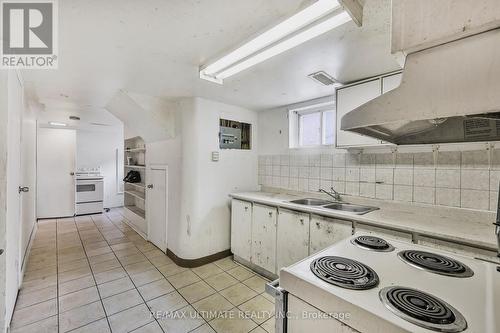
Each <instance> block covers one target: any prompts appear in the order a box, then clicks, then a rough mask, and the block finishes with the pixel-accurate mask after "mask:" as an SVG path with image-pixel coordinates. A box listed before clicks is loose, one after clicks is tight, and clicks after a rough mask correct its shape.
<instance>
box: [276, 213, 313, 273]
mask: <svg viewBox="0 0 500 333" xmlns="http://www.w3.org/2000/svg"><path fill="white" fill-rule="evenodd" d="M308 255H309V214H306V213H299V212H294V211H290V210H284V209H280V211H279V214H278V244H277V249H276V262H277V265H278V272H279V270H280V269H281V268H283V267H287V266H290V265H291V264H294V263H296V262H298V261H300V260H302V259H304V258H305V257H307V256H308Z"/></svg>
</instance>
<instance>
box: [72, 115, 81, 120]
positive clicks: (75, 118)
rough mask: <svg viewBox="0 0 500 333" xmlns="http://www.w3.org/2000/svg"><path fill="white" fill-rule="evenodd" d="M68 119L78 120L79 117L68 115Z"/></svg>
mask: <svg viewBox="0 0 500 333" xmlns="http://www.w3.org/2000/svg"><path fill="white" fill-rule="evenodd" d="M69 119H71V120H80V117H77V116H69Z"/></svg>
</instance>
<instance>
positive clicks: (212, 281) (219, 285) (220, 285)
mask: <svg viewBox="0 0 500 333" xmlns="http://www.w3.org/2000/svg"><path fill="white" fill-rule="evenodd" d="M205 282H206V283H208V284H209V285H210V286H211V287H212V288H214V289H215V290H217V291H220V290H222V289H226V288H228V287H231V286H232V285H235V284H237V283H238V280H236V279H235V278H234V277H232V276H231V275H229V274H227V273H221V274H217V275H214V276H211V277H209V278H207V279H205Z"/></svg>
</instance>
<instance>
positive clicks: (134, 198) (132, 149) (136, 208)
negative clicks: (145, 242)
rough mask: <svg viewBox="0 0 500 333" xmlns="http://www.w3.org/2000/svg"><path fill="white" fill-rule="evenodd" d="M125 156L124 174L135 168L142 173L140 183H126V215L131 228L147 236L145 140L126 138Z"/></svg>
mask: <svg viewBox="0 0 500 333" xmlns="http://www.w3.org/2000/svg"><path fill="white" fill-rule="evenodd" d="M124 157H125V160H124V168H125V173H124V174H125V175H127V174H128V173H129V172H130V171H132V170H133V171H138V172H139V174H140V175H141V182H140V183H127V182H125V183H124V191H123V193H124V196H125V198H124V204H125V210H124V212H125V217H126V218H127V220H128V222H129V225H130V227H131V228H133V229H134V230H135V231H137V232H138V233H139V234H141V235H142V236H143V237H146V236H147V223H146V184H145V182H146V148H145V144H144V140H143V139H142V138H141V137H134V138H130V139H126V140H125V143H124ZM129 160H130V165H129Z"/></svg>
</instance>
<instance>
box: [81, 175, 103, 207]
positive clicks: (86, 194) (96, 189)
mask: <svg viewBox="0 0 500 333" xmlns="http://www.w3.org/2000/svg"><path fill="white" fill-rule="evenodd" d="M75 191H76V215H86V214H96V213H102V211H103V208H104V207H103V199H104V177H103V176H102V174H101V168H100V167H97V168H81V169H78V170H77V172H76V189H75Z"/></svg>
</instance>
